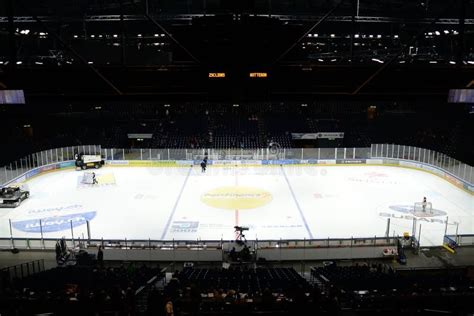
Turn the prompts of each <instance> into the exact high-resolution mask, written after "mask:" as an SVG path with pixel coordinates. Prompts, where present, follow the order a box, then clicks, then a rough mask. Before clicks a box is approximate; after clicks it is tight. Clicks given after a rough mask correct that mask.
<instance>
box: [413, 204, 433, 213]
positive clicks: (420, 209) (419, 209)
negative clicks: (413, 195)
mask: <svg viewBox="0 0 474 316" xmlns="http://www.w3.org/2000/svg"><path fill="white" fill-rule="evenodd" d="M414 211H415V213H433V207H432V205H431V202H416V203H415V208H414Z"/></svg>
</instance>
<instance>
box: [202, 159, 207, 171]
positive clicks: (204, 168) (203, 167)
mask: <svg viewBox="0 0 474 316" xmlns="http://www.w3.org/2000/svg"><path fill="white" fill-rule="evenodd" d="M201 172H206V163H205V162H204V160H203V161H202V162H201Z"/></svg>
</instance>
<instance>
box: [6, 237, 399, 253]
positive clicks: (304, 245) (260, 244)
mask: <svg viewBox="0 0 474 316" xmlns="http://www.w3.org/2000/svg"><path fill="white" fill-rule="evenodd" d="M398 238H399V237H397V236H390V237H378V236H374V237H368V238H327V239H294V240H291V239H284V240H283V239H279V240H248V241H247V244H248V245H251V246H252V249H254V250H263V249H278V248H280V249H296V248H298V249H317V248H335V247H349V248H353V247H381V246H393V245H396V244H397V239H398ZM57 240H58V239H51V238H44V239H41V238H0V249H11V248H18V249H47V250H53V249H55V246H56V242H57ZM234 242H235V241H233V240H151V239H146V240H127V239H74V240H73V239H71V238H67V237H66V243H67V246H68V248H90V247H92V248H93V247H98V246H102V247H104V248H107V249H148V250H153V249H155V250H173V251H176V250H219V251H220V250H228V249H226V244H233V243H234ZM227 248H228V247H227Z"/></svg>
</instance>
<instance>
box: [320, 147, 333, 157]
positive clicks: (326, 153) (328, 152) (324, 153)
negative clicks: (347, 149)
mask: <svg viewBox="0 0 474 316" xmlns="http://www.w3.org/2000/svg"><path fill="white" fill-rule="evenodd" d="M319 159H336V157H335V156H334V148H320V157H319Z"/></svg>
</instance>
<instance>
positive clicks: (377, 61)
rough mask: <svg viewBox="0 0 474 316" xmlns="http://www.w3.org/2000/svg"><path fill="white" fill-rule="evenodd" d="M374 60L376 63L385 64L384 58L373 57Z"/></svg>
mask: <svg viewBox="0 0 474 316" xmlns="http://www.w3.org/2000/svg"><path fill="white" fill-rule="evenodd" d="M372 61H375V62H376V63H379V64H383V60H380V59H378V58H372Z"/></svg>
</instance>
